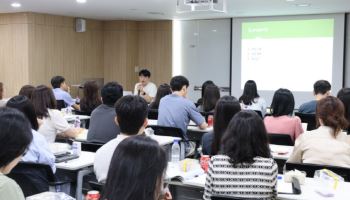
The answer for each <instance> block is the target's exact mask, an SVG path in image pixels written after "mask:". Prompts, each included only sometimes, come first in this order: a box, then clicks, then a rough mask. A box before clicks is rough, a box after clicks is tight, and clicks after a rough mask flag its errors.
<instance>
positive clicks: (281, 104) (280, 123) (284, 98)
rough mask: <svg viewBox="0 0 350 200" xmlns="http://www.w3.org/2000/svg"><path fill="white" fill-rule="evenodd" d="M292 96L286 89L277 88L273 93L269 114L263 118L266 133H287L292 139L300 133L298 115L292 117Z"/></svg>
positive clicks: (301, 129)
mask: <svg viewBox="0 0 350 200" xmlns="http://www.w3.org/2000/svg"><path fill="white" fill-rule="evenodd" d="M293 110H294V96H293V94H292V92H291V91H289V90H288V89H278V90H277V91H276V92H275V94H274V95H273V99H272V103H271V115H272V116H267V117H265V118H264V123H265V127H266V130H267V132H268V133H280V134H288V135H290V137H291V139H292V140H293V141H294V140H295V139H297V138H298V137H299V135H300V134H302V133H303V132H304V131H303V128H302V126H301V120H300V118H299V117H297V116H295V117H293V116H292V115H293Z"/></svg>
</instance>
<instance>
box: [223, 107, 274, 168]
mask: <svg viewBox="0 0 350 200" xmlns="http://www.w3.org/2000/svg"><path fill="white" fill-rule="evenodd" d="M221 141H222V147H223V152H222V153H223V154H224V155H227V156H228V157H230V162H231V163H232V164H233V165H237V164H243V163H253V162H254V158H255V157H257V156H259V157H263V158H271V152H270V148H269V144H268V139H267V133H266V128H265V125H264V122H263V121H262V119H261V117H260V116H259V115H258V114H257V113H256V112H255V111H252V110H243V111H240V112H239V113H237V114H236V115H235V116H234V117H233V118H232V119H231V121H230V124H229V125H228V127H227V129H226V132H225V134H224V136H223V138H222V140H221Z"/></svg>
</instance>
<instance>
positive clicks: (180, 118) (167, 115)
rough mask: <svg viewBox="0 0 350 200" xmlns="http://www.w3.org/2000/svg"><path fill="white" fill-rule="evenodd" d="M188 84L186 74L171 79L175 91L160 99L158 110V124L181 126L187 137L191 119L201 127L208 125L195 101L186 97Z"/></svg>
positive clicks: (171, 85) (204, 127)
mask: <svg viewBox="0 0 350 200" xmlns="http://www.w3.org/2000/svg"><path fill="white" fill-rule="evenodd" d="M188 86H189V81H188V80H187V78H185V77H184V76H175V77H173V78H172V79H171V81H170V87H171V89H172V91H173V93H172V94H169V95H167V96H165V97H163V98H162V99H161V100H160V103H159V110H158V112H159V113H158V125H160V126H170V127H177V128H180V129H181V130H182V132H183V134H184V138H186V139H187V126H188V124H189V122H190V120H192V121H194V123H196V124H197V125H198V126H199V128H201V129H206V128H207V126H208V124H207V123H206V122H205V119H204V117H203V116H202V115H201V114H200V112H199V111H198V109H197V108H196V106H195V105H194V103H193V102H192V101H190V100H189V99H187V98H186V96H187V89H188Z"/></svg>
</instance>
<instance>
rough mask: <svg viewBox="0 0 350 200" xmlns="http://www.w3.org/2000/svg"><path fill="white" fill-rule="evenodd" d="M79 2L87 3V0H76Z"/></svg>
mask: <svg viewBox="0 0 350 200" xmlns="http://www.w3.org/2000/svg"><path fill="white" fill-rule="evenodd" d="M76 1H77V2H78V3H86V0H76Z"/></svg>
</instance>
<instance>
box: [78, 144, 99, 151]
mask: <svg viewBox="0 0 350 200" xmlns="http://www.w3.org/2000/svg"><path fill="white" fill-rule="evenodd" d="M102 146H103V144H102V143H95V142H81V150H82V151H89V152H96V151H97V150H98V149H99V148H101V147H102Z"/></svg>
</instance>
